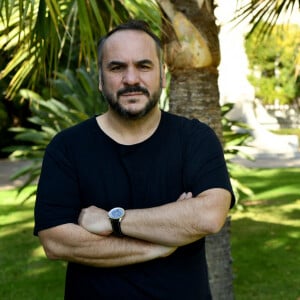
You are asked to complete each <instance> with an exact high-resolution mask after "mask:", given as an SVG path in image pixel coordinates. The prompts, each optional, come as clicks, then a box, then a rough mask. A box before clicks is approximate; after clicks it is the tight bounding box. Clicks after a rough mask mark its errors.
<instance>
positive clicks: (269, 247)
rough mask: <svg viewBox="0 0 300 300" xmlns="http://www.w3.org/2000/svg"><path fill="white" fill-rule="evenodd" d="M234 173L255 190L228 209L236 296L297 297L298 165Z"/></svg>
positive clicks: (244, 299)
mask: <svg viewBox="0 0 300 300" xmlns="http://www.w3.org/2000/svg"><path fill="white" fill-rule="evenodd" d="M238 178H239V179H240V180H241V181H242V183H243V184H246V185H247V186H248V187H250V188H251V189H252V190H253V192H254V196H253V197H251V198H249V197H248V198H247V197H244V199H242V201H241V203H242V204H243V205H244V210H243V211H238V210H233V211H232V212H231V215H232V227H231V230H232V255H233V260H234V262H233V271H234V276H235V280H234V287H235V296H236V299H237V300H252V299H255V300H282V299H285V300H297V299H300V288H299V282H300V273H299V268H300V256H299V253H300V243H299V238H300V185H299V183H300V169H299V168H290V169H264V170H260V169H253V170H249V171H248V172H240V173H238Z"/></svg>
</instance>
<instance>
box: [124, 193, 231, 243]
mask: <svg viewBox="0 0 300 300" xmlns="http://www.w3.org/2000/svg"><path fill="white" fill-rule="evenodd" d="M230 199H231V196H230V193H229V192H227V191H225V190H221V189H213V190H209V191H207V192H204V193H202V194H200V195H198V196H197V197H195V198H190V199H188V200H183V201H177V202H173V203H169V204H166V205H162V206H159V207H153V208H148V209H137V210H128V211H126V215H125V218H124V220H123V221H122V231H123V233H124V234H125V235H128V236H131V237H135V238H138V239H142V240H146V241H150V242H153V243H161V244H164V245H168V246H182V245H186V244H189V243H191V242H194V241H196V240H198V239H200V238H202V237H204V236H206V235H208V234H213V233H216V232H218V231H219V230H220V229H221V228H222V226H223V224H224V222H225V219H226V216H227V213H228V210H229V206H230ZM137 224H138V226H137Z"/></svg>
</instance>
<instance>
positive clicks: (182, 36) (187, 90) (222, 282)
mask: <svg viewBox="0 0 300 300" xmlns="http://www.w3.org/2000/svg"><path fill="white" fill-rule="evenodd" d="M157 2H158V3H159V4H160V6H161V8H162V10H163V12H164V13H165V15H166V18H167V19H168V21H166V22H165V24H164V25H165V26H164V33H165V35H164V36H163V41H164V45H165V55H166V57H165V60H166V63H167V66H168V68H169V71H170V73H171V75H172V77H171V86H170V111H171V112H174V113H176V114H179V115H183V116H186V117H188V118H196V119H199V120H200V121H202V122H205V123H207V124H208V125H209V126H211V127H212V128H213V129H214V130H215V132H216V134H217V135H218V137H219V138H220V140H222V125H221V110H220V105H219V89H218V69H217V67H218V65H219V60H220V59H219V58H220V50H219V40H218V27H217V26H216V23H215V17H214V14H213V8H214V7H213V4H212V2H213V1H211V3H209V1H207V0H206V1H201V0H160V1H159V0H158V1H157ZM170 24H171V26H170ZM229 232H230V221H229V218H228V219H227V222H226V224H225V226H224V227H223V229H222V230H221V232H220V233H218V234H216V235H213V236H210V237H208V238H207V242H206V255H207V260H208V269H209V281H210V286H211V291H212V295H213V299H216V300H222V299H224V300H225V299H226V300H230V299H233V288H232V271H231V261H232V260H231V253H230V236H229Z"/></svg>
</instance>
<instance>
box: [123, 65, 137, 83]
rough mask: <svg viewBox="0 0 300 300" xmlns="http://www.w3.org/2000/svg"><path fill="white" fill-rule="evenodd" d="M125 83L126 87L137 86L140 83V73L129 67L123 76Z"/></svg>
mask: <svg viewBox="0 0 300 300" xmlns="http://www.w3.org/2000/svg"><path fill="white" fill-rule="evenodd" d="M123 83H124V84H126V85H136V84H138V83H139V72H138V70H137V69H136V68H134V67H128V68H127V69H126V71H125V72H124V74H123Z"/></svg>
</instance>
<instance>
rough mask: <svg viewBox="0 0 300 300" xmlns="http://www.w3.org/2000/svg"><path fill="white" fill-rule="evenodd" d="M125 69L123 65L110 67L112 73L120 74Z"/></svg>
mask: <svg viewBox="0 0 300 300" xmlns="http://www.w3.org/2000/svg"><path fill="white" fill-rule="evenodd" d="M123 69H124V67H123V66H122V65H114V66H111V67H110V71H112V72H119V71H122V70H123Z"/></svg>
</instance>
